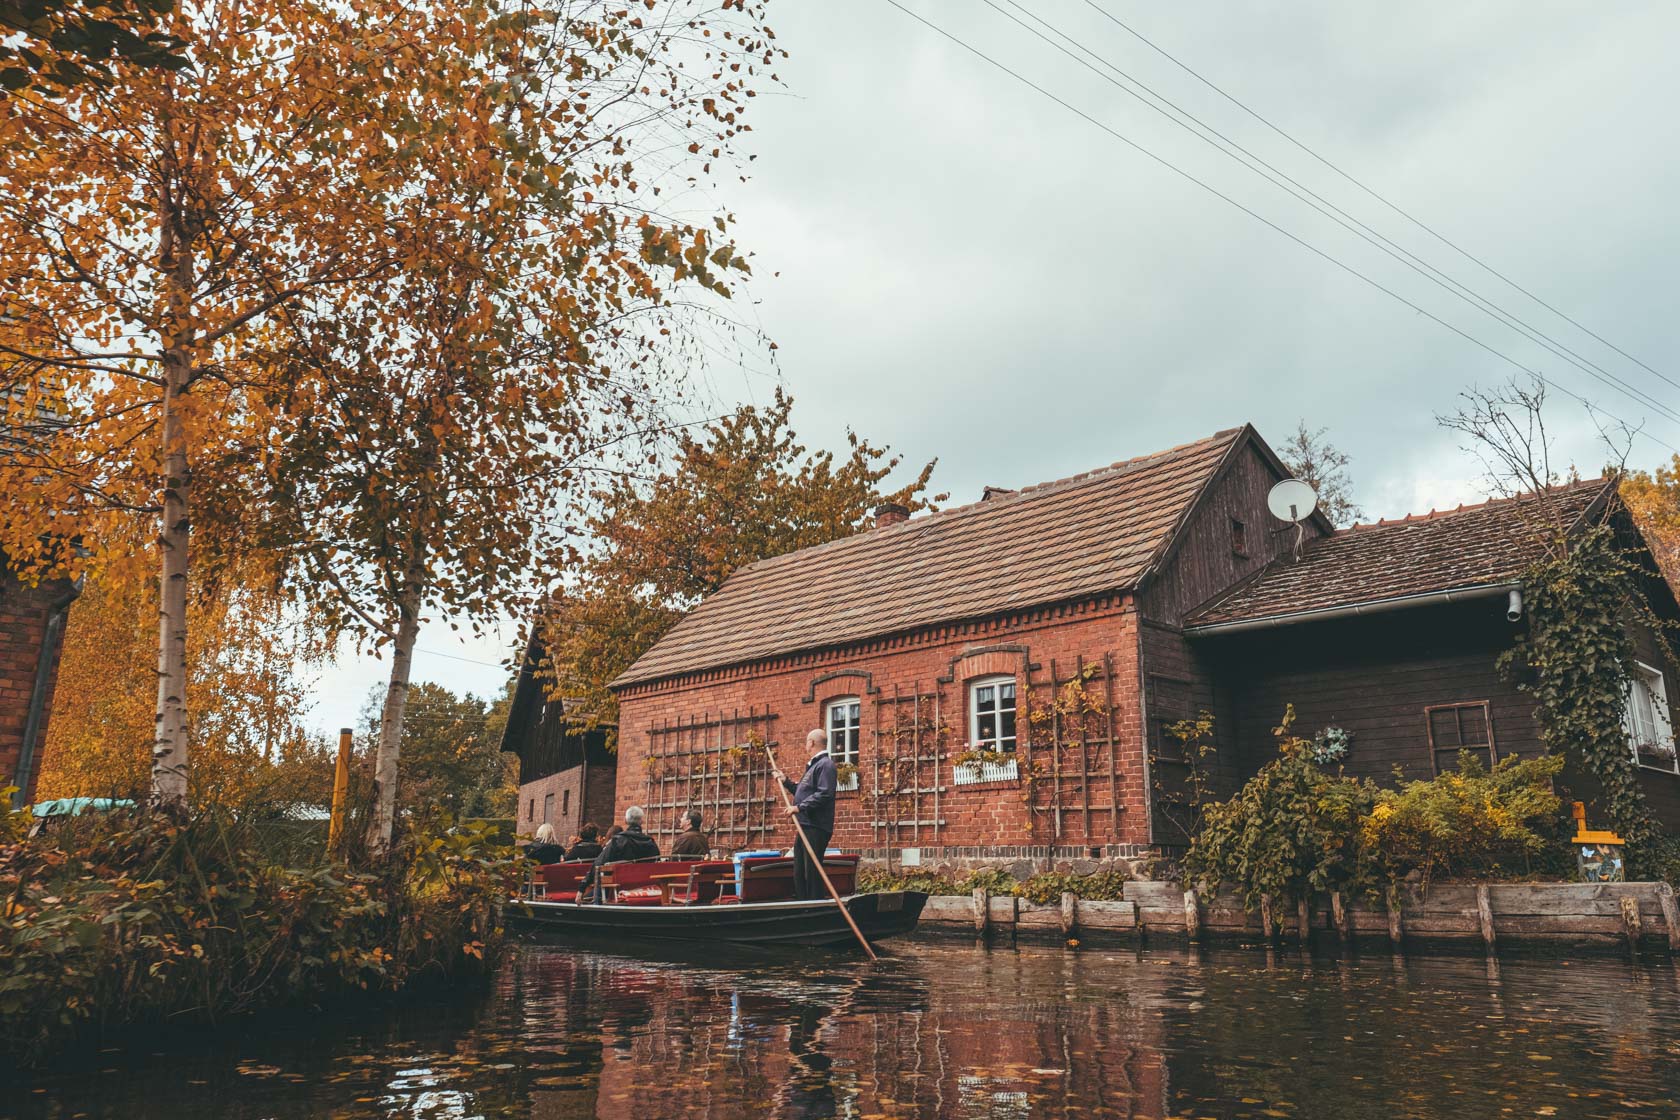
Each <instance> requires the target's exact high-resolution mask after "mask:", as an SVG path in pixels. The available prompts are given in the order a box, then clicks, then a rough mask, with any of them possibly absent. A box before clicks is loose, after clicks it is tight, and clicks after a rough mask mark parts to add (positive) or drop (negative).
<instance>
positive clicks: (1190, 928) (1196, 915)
mask: <svg viewBox="0 0 1680 1120" xmlns="http://www.w3.org/2000/svg"><path fill="white" fill-rule="evenodd" d="M1184 936H1186V937H1188V938H1189V939H1190V940H1191V941H1197V940H1200V939H1201V936H1202V914H1201V911H1200V910H1198V909H1197V907H1196V888H1195V887H1191V888H1190V889H1189V890H1187V891H1185V892H1184Z"/></svg>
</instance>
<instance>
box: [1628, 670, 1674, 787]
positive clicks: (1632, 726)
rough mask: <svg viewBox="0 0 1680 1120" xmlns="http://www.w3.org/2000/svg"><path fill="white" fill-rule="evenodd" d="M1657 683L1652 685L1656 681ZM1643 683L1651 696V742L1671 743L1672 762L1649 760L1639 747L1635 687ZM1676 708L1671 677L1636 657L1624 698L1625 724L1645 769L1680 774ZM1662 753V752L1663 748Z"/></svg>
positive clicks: (1630, 744)
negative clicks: (1672, 701)
mask: <svg viewBox="0 0 1680 1120" xmlns="http://www.w3.org/2000/svg"><path fill="white" fill-rule="evenodd" d="M1653 681H1654V682H1655V687H1654V688H1653V687H1652V682H1653ZM1641 685H1642V686H1643V687H1644V688H1645V690H1646V693H1647V694H1648V695H1649V697H1650V700H1651V731H1652V734H1653V736H1654V737H1653V738H1652V739H1650V740H1649V742H1650V743H1651V745H1654V746H1657V747H1662V746H1665V745H1666V746H1667V748H1668V751H1667V754H1668V765H1666V766H1659V765H1657V764H1655V763H1651V762H1646V761H1645V758H1644V756H1643V755H1641V754H1640V751H1639V745H1640V741H1639V730H1638V727H1637V722H1638V721H1637V720H1636V719H1635V716H1634V712H1635V705H1634V691H1633V690H1634V688H1635V687H1637V686H1641ZM1671 713H1672V709H1671V708H1670V707H1669V705H1668V679H1667V677H1666V675H1665V674H1664V673H1663V671H1662V670H1661V669H1658V668H1657V667H1656V666H1655V665H1650V664H1647V663H1646V662H1644V661H1639V660H1635V661H1634V663H1633V671H1632V672H1631V673H1629V674H1628V686H1627V696H1626V697H1625V699H1624V702H1623V712H1622V727H1623V729H1624V730H1626V731H1627V736H1628V750H1629V751H1631V752H1632V754H1633V761H1634V765H1636V766H1638V767H1639V768H1640V769H1641V770H1654V771H1656V772H1657V773H1659V774H1680V750H1676V747H1675V741H1674V720H1673V716H1672V714H1671ZM1658 753H1661V752H1660V751H1659V752H1658Z"/></svg>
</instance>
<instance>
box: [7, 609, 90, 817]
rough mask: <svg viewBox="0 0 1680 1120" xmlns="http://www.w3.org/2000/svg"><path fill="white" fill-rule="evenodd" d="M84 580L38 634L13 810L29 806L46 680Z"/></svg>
mask: <svg viewBox="0 0 1680 1120" xmlns="http://www.w3.org/2000/svg"><path fill="white" fill-rule="evenodd" d="M85 578H86V577H84V576H77V577H76V582H75V583H73V584H71V585H70V590H69V592H67V593H66V594H65V596H64V598H62V599H60V600H59V601H58V602H56V603H54V604H52V605H51V606H50V607H48V608H47V624H46V627H45V628H44V629H43V631H42V634H41V656H40V657H39V658H38V659H37V660H36V663H35V683H34V684H33V685H32V686H31V687H30V690H29V708H28V710H27V712H26V714H25V715H24V717H23V744H22V747H21V749H19V751H18V761H17V772H16V773H15V774H14V775H13V777H12V784H13V785H15V786H17V792H16V793H14V794H12V808H13V809H21V808H23V807H24V806H25V805H27V804H28V803H29V776H30V774H31V773H33V772H34V770H35V747H36V740H37V739H38V738H40V735H41V720H42V717H43V715H44V713H45V712H46V708H47V678H49V677H51V676H52V675H53V674H52V668H53V666H54V664H55V663H56V662H57V660H58V653H59V649H60V647H61V646H62V644H63V638H64V619H65V616H66V615H67V614H69V612H70V604H71V603H74V602H75V601H76V599H77V598H78V597H80V596H81V594H82V584H83V580H84V579H85Z"/></svg>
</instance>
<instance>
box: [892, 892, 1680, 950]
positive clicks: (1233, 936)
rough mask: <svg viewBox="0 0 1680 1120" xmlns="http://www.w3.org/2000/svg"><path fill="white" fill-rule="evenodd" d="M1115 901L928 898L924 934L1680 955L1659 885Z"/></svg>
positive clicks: (1678, 913)
mask: <svg viewBox="0 0 1680 1120" xmlns="http://www.w3.org/2000/svg"><path fill="white" fill-rule="evenodd" d="M1122 895H1123V897H1122V899H1121V900H1119V901H1114V902H1096V901H1083V900H1080V899H1076V898H1074V896H1073V895H1071V894H1069V895H1063V896H1062V899H1061V902H1060V903H1051V904H1049V905H1040V904H1037V903H1032V902H1028V901H1027V900H1026V899H1023V898H1017V897H1015V896H1013V895H998V896H995V897H993V896H988V895H986V894H985V892H984V891H978V890H977V891H975V892H974V894H973V895H972V896H935V897H933V898H930V899H928V903H927V908H926V909H925V910H924V911H923V912H922V924H923V926H925V927H927V928H928V929H930V930H934V931H940V930H943V931H972V932H974V933H977V934H980V935H982V936H984V935H987V934H991V933H998V934H1004V935H1010V936H1038V937H1051V938H1079V937H1088V936H1093V935H1095V936H1099V937H1101V936H1119V937H1135V938H1145V939H1147V938H1162V939H1177V940H1189V941H1206V940H1251V941H1253V940H1265V939H1267V938H1268V933H1267V929H1268V927H1269V928H1270V935H1269V936H1270V938H1273V939H1276V938H1283V939H1286V940H1293V941H1299V940H1301V937H1302V930H1303V928H1304V929H1305V930H1306V934H1307V937H1308V939H1311V938H1314V937H1329V938H1333V939H1338V940H1342V941H1349V942H1366V941H1386V942H1389V943H1390V944H1392V945H1394V946H1395V947H1396V948H1398V947H1400V946H1402V945H1404V944H1405V943H1407V942H1416V943H1419V944H1427V943H1437V944H1440V943H1445V944H1454V943H1456V944H1463V945H1471V946H1481V947H1483V948H1486V949H1488V950H1490V951H1491V950H1495V949H1497V948H1498V947H1499V946H1501V945H1557V946H1595V947H1600V948H1612V947H1618V946H1628V945H1632V946H1644V947H1647V948H1659V947H1661V948H1666V949H1668V950H1669V951H1670V952H1674V953H1680V909H1677V907H1676V903H1675V896H1674V890H1673V888H1672V887H1670V886H1669V885H1668V884H1667V883H1488V884H1456V883H1455V884H1450V885H1438V886H1434V887H1431V888H1430V889H1429V890H1428V891H1427V892H1426V891H1423V890H1421V889H1420V888H1418V887H1417V886H1407V887H1406V888H1405V889H1404V890H1402V891H1400V892H1398V894H1397V895H1396V896H1395V897H1394V898H1393V900H1392V902H1393V905H1386V904H1384V903H1381V902H1379V903H1376V904H1374V905H1373V904H1371V903H1369V902H1367V901H1366V900H1364V899H1359V900H1344V899H1342V898H1339V897H1336V896H1331V897H1328V898H1322V899H1319V900H1316V901H1315V902H1314V903H1313V904H1312V905H1306V906H1284V905H1280V906H1277V907H1272V906H1271V905H1270V900H1269V899H1267V900H1263V905H1262V907H1261V911H1260V912H1259V913H1252V914H1251V913H1249V912H1248V911H1247V910H1245V909H1244V908H1243V905H1242V902H1241V900H1240V898H1238V897H1237V896H1236V895H1235V894H1233V893H1229V892H1221V893H1219V894H1216V895H1212V896H1204V895H1200V894H1198V893H1197V892H1196V891H1186V890H1184V889H1183V888H1181V887H1179V886H1178V885H1177V884H1174V883H1153V882H1131V883H1127V884H1126V886H1125V889H1124V891H1123V892H1122Z"/></svg>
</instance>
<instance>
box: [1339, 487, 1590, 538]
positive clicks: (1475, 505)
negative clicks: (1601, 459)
mask: <svg viewBox="0 0 1680 1120" xmlns="http://www.w3.org/2000/svg"><path fill="white" fill-rule="evenodd" d="M1609 481H1610V476H1609V475H1599V476H1598V477H1597V478H1581V479H1576V480H1575V481H1574V482H1560V483H1558V484H1557V485H1556V486H1548V487H1546V488H1545V489H1544V490H1543V491H1542V490H1524V491H1522V492H1521V493H1520V494H1504V495H1500V496H1498V497H1489V498H1483V499H1482V500H1481V501H1479V502H1471V503H1469V504H1466V503H1464V502H1460V503H1459V504H1458V505H1457V506H1456V507H1454V508H1452V509H1439V510H1438V509H1431V510H1430V511H1429V512H1428V513H1406V514H1402V515H1400V516H1399V517H1379V518H1377V519H1376V520H1375V521H1358V522H1355V523H1354V524H1352V525H1347V526H1344V527H1343V528H1340V529H1337V530H1336V532H1335V533H1334V535H1333V537H1339V536H1341V535H1342V534H1344V533H1354V532H1370V531H1371V530H1373V529H1392V528H1393V527H1394V526H1396V525H1408V524H1414V523H1416V522H1419V521H1440V520H1443V519H1445V518H1448V517H1453V516H1456V515H1457V514H1461V513H1475V512H1477V511H1479V510H1484V509H1487V508H1488V507H1489V506H1500V505H1506V504H1508V503H1510V502H1520V501H1522V500H1523V499H1525V498H1535V497H1540V496H1542V495H1544V496H1548V497H1550V496H1553V495H1558V494H1567V493H1571V492H1573V491H1575V490H1583V489H1588V488H1594V487H1603V486H1604V485H1605V484H1607V483H1608V482H1609ZM1332 539H1333V538H1332Z"/></svg>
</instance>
